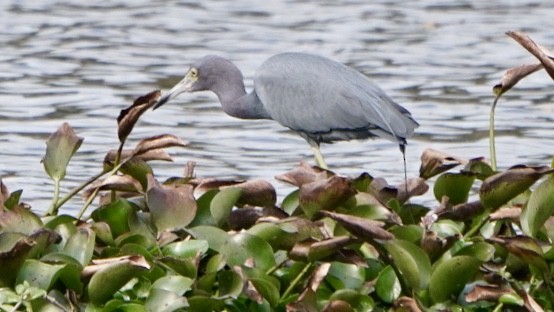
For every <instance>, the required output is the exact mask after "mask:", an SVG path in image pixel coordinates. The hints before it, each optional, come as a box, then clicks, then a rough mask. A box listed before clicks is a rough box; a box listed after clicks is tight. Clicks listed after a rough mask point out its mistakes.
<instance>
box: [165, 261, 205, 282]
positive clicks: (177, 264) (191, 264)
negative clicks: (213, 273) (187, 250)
mask: <svg viewBox="0 0 554 312" xmlns="http://www.w3.org/2000/svg"><path fill="white" fill-rule="evenodd" d="M158 260H159V261H160V262H162V263H163V264H165V265H167V266H168V267H170V268H171V269H173V271H175V273H177V274H180V275H182V276H184V277H189V278H196V277H197V274H198V272H197V266H198V264H197V263H196V262H197V260H196V259H195V258H187V259H182V258H174V257H163V258H161V259H158Z"/></svg>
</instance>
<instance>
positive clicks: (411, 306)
mask: <svg viewBox="0 0 554 312" xmlns="http://www.w3.org/2000/svg"><path fill="white" fill-rule="evenodd" d="M394 307H395V308H396V310H395V311H407V312H421V309H420V308H419V307H418V305H417V302H416V301H415V300H414V298H410V297H406V296H402V297H400V298H398V299H397V300H396V302H395V303H394ZM401 309H402V310H401Z"/></svg>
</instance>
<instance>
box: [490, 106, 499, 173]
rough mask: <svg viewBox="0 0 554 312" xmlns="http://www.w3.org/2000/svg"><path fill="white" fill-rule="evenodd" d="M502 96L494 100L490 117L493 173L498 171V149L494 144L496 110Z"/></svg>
mask: <svg viewBox="0 0 554 312" xmlns="http://www.w3.org/2000/svg"><path fill="white" fill-rule="evenodd" d="M499 98H500V96H497V97H496V98H495V99H494V102H493V103H492V106H491V113H490V117H489V145H490V146H489V147H490V153H491V168H492V170H493V171H496V147H495V143H494V109H495V108H496V103H497V102H498V99H499Z"/></svg>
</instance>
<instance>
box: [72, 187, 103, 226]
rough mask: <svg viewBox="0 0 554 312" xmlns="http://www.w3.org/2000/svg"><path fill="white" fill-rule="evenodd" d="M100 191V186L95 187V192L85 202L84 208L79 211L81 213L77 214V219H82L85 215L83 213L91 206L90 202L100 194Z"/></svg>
mask: <svg viewBox="0 0 554 312" xmlns="http://www.w3.org/2000/svg"><path fill="white" fill-rule="evenodd" d="M99 191H100V188H98V187H97V188H95V189H94V192H92V194H90V196H89V197H88V198H87V200H86V202H85V204H84V205H83V208H81V210H80V211H79V214H78V215H77V219H79V220H80V219H81V218H82V217H83V214H84V213H85V211H86V210H87V208H88V206H90V204H91V203H92V201H93V200H94V198H95V197H96V195H97V194H98V192H99Z"/></svg>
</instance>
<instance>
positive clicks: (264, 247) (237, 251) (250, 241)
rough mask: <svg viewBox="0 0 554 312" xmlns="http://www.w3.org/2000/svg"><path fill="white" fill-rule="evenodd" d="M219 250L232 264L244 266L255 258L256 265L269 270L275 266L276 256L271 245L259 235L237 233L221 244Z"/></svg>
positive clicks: (263, 269)
mask: <svg viewBox="0 0 554 312" xmlns="http://www.w3.org/2000/svg"><path fill="white" fill-rule="evenodd" d="M219 252H220V253H221V254H222V255H224V256H225V258H226V259H227V263H228V264H229V265H230V266H235V265H238V266H242V265H244V264H245V263H246V262H247V261H249V260H253V262H254V267H255V268H258V269H260V270H262V271H267V270H269V269H270V268H272V267H273V266H275V257H274V255H273V250H272V249H271V246H270V245H269V244H268V243H267V242H266V241H265V240H263V239H261V238H259V237H258V236H254V235H250V234H246V233H240V234H235V235H233V236H231V237H229V239H227V241H226V242H225V243H224V244H223V245H222V246H221V248H220V250H219Z"/></svg>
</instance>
